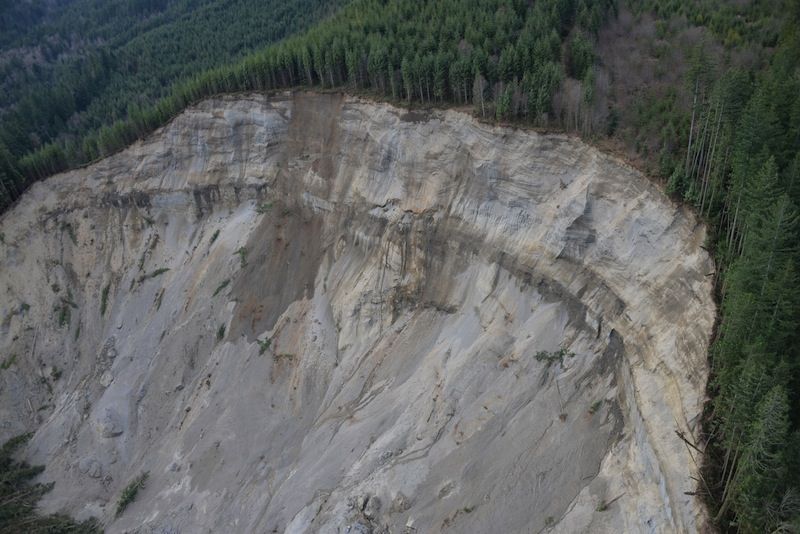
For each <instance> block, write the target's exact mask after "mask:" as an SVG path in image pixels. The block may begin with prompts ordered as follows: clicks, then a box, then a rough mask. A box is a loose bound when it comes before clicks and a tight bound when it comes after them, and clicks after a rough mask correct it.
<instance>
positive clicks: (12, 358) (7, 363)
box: [0, 354, 17, 371]
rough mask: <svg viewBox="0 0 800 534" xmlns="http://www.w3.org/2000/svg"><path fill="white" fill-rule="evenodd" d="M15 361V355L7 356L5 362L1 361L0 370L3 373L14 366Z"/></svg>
mask: <svg viewBox="0 0 800 534" xmlns="http://www.w3.org/2000/svg"><path fill="white" fill-rule="evenodd" d="M16 361H17V355H16V354H12V355H11V356H9V357H8V358H6V359H5V360H3V362H2V363H0V369H1V370H3V371H5V370H6V369H8V368H9V367H11V366H12V365H14V364H15V363H16Z"/></svg>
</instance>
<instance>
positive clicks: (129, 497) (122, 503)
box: [114, 471, 150, 517]
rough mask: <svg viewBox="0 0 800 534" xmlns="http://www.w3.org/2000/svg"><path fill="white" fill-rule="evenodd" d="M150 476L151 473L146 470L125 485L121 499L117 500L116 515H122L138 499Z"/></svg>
mask: <svg viewBox="0 0 800 534" xmlns="http://www.w3.org/2000/svg"><path fill="white" fill-rule="evenodd" d="M148 476H150V473H148V472H147V471H145V472H144V473H142V474H140V475H139V476H137V477H136V478H134V479H133V480H131V482H130V483H129V484H128V485H127V486H125V489H123V490H122V494H121V495H120V496H119V501H117V510H116V512H114V516H115V517H119V516H121V515H122V514H123V513H124V512H125V509H126V508H127V507H128V505H129V504H131V503H132V502H133V501H135V500H136V496H137V495H138V494H139V490H141V489H143V488H144V486H145V484H146V483H147V477H148Z"/></svg>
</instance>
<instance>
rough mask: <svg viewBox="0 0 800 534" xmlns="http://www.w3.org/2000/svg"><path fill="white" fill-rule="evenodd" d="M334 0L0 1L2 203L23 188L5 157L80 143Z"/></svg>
mask: <svg viewBox="0 0 800 534" xmlns="http://www.w3.org/2000/svg"><path fill="white" fill-rule="evenodd" d="M339 4H340V2H338V1H324V0H288V1H278V0H270V1H266V2H259V1H254V0H235V1H232V2H227V1H221V0H180V1H168V0H137V1H134V2H129V1H125V0H111V1H105V0H53V1H50V2H26V1H23V2H0V95H2V97H0V121H2V128H0V173H2V172H3V171H5V178H4V180H3V183H4V185H5V190H4V191H3V196H4V197H6V198H5V199H4V200H3V202H4V203H5V202H8V197H9V196H10V197H12V198H13V197H15V196H16V195H17V194H18V193H19V191H20V190H21V188H24V185H23V184H24V181H22V183H21V181H20V177H19V176H17V175H16V174H15V173H14V171H12V170H11V169H9V168H8V167H6V165H9V163H10V162H15V161H17V160H18V159H19V158H20V157H21V156H23V155H24V154H27V153H30V152H33V151H36V150H40V149H41V148H42V147H43V146H46V145H48V144H50V143H56V144H58V145H63V146H80V144H81V141H82V138H83V137H84V136H85V135H86V134H87V133H88V132H92V131H95V130H97V129H98V128H100V127H102V126H104V125H108V124H111V123H113V122H114V121H117V120H124V119H125V118H126V117H128V116H129V115H130V114H131V111H132V110H134V109H137V108H141V107H148V106H151V105H153V104H154V103H155V102H156V101H157V100H158V99H159V98H161V97H163V96H165V95H166V94H168V92H169V90H170V87H171V86H172V85H173V83H175V82H176V81H179V80H183V79H186V78H188V77H191V76H193V75H195V74H197V73H199V72H202V71H203V70H205V69H208V68H211V67H216V66H220V65H225V64H230V63H231V62H233V61H235V60H237V59H239V58H241V57H243V56H244V55H246V54H247V53H250V52H253V51H254V50H257V49H260V48H263V47H264V46H266V45H267V44H269V43H272V42H274V41H277V40H279V39H281V38H283V37H286V36H287V35H290V34H293V33H296V32H298V31H300V30H303V29H305V28H306V27H308V26H309V25H310V24H312V23H313V22H315V21H317V20H318V19H320V18H322V17H324V16H325V15H328V14H331V13H333V12H335V10H336V8H337V6H338V5H339ZM86 156H87V157H89V158H91V157H92V156H93V155H92V154H87V155H86ZM84 159H86V158H79V159H76V160H74V161H72V162H70V164H75V163H78V162H80V161H82V160H84ZM11 177H14V178H13V179H12V178H11Z"/></svg>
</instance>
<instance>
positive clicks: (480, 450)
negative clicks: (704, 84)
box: [0, 94, 715, 533]
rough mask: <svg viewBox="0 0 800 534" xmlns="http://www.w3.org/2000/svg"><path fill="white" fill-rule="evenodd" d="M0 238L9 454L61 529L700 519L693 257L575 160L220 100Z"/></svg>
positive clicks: (610, 167) (436, 128)
mask: <svg viewBox="0 0 800 534" xmlns="http://www.w3.org/2000/svg"><path fill="white" fill-rule="evenodd" d="M0 230H1V231H2V238H3V239H2V243H1V244H0V250H2V270H1V271H0V312H1V313H2V317H0V319H2V324H1V325H0V347H1V348H2V354H3V355H4V356H5V357H6V360H5V362H6V364H7V365H6V364H4V369H3V370H1V371H0V388H2V389H0V402H1V404H0V424H2V427H1V428H0V433H2V436H0V437H3V438H7V437H9V436H11V435H14V434H17V433H20V432H22V431H26V430H35V435H34V437H33V439H32V441H31V442H30V445H29V446H28V449H27V451H26V454H27V459H28V460H30V461H32V462H38V463H46V465H47V469H46V471H45V472H44V474H43V475H42V476H43V478H44V479H45V480H53V481H55V482H56V484H55V487H54V489H53V491H52V492H50V493H49V494H47V496H46V497H45V499H44V500H43V501H42V504H43V507H44V509H45V510H47V511H55V510H62V511H67V512H68V513H71V514H73V515H75V516H77V517H78V518H83V517H86V516H89V515H95V516H99V517H101V518H102V520H103V522H104V524H105V525H106V526H107V528H108V531H109V532H123V531H130V530H131V529H135V528H137V527H141V530H140V531H141V532H151V531H152V532H186V533H188V532H318V531H319V532H364V533H366V532H376V533H377V532H409V533H411V532H439V531H451V532H540V531H545V532H547V531H552V532H592V533H599V532H614V533H618V532H692V531H696V530H698V529H700V528H702V526H703V524H704V511H703V509H702V506H701V504H700V502H699V501H698V500H697V499H696V498H694V497H692V496H689V495H686V494H685V492H688V491H691V490H694V489H695V482H694V480H693V478H692V477H693V476H695V477H696V475H697V466H696V464H695V463H694V461H695V459H694V458H693V456H692V453H693V452H694V451H692V450H691V449H690V448H689V447H687V445H686V444H685V443H684V442H682V441H681V440H680V439H679V438H678V437H677V436H676V432H675V431H676V430H678V431H680V432H683V433H685V434H686V436H687V437H689V439H691V436H692V435H694V434H695V433H696V432H697V430H698V428H697V426H698V420H699V414H700V411H701V405H702V402H703V400H704V390H705V383H706V379H707V364H706V351H707V348H708V342H709V336H710V333H711V330H712V326H713V322H714V317H715V306H714V302H713V299H712V292H711V284H712V280H711V278H712V277H711V276H710V274H711V273H712V272H713V269H714V266H713V264H712V262H711V260H710V258H709V255H708V254H707V253H706V251H705V250H704V249H703V248H702V246H701V245H702V244H703V241H704V238H705V230H704V227H703V226H702V225H700V224H699V223H698V221H697V220H696V219H695V217H694V216H693V215H692V214H691V213H690V212H689V211H687V210H685V209H683V208H681V207H676V206H675V205H673V204H672V203H671V202H670V201H669V200H668V199H667V198H666V197H665V196H664V195H663V194H662V193H661V192H660V191H659V190H658V188H657V187H656V186H655V185H653V184H651V183H650V182H648V181H647V180H646V179H645V177H643V176H642V175H641V174H640V173H639V172H637V171H635V170H634V169H632V168H630V167H628V166H626V165H625V164H623V163H622V162H620V161H618V160H616V159H614V158H613V157H610V156H607V155H604V154H602V153H600V152H599V151H598V150H596V149H594V148H591V147H589V146H587V145H585V144H583V143H582V142H580V141H578V140H576V139H573V138H570V137H566V136H560V135H540V134H537V133H533V132H527V131H521V130H514V129H509V128H501V127H493V126H488V125H484V124H481V123H478V122H476V121H475V120H473V119H472V118H471V117H469V116H468V115H465V114H462V113H458V112H455V111H441V112H426V113H421V112H415V113H408V112H406V111H404V110H401V109H397V108H393V107H391V106H389V105H383V104H375V103H370V102H366V101H362V100H358V99H354V98H348V97H343V96H339V95H315V94H297V95H287V96H285V97H280V98H278V97H275V98H267V97H265V96H262V95H249V96H248V95H245V96H241V95H240V96H235V97H233V96H232V97H224V98H218V99H212V100H207V101H204V102H202V103H201V104H199V105H197V106H195V107H193V108H191V109H188V110H186V111H185V112H184V113H183V114H181V115H180V116H179V117H177V118H176V119H174V120H173V121H172V122H171V123H170V124H169V125H167V126H165V127H164V128H162V129H160V130H159V131H157V132H155V133H154V134H153V135H151V136H149V137H148V138H147V139H146V140H144V141H142V142H139V143H136V144H135V145H133V146H131V147H130V148H128V149H127V150H125V151H123V152H121V153H119V154H116V155H113V156H111V157H109V158H107V159H105V160H103V161H100V162H99V163H96V164H94V165H92V166H90V167H87V168H85V169H81V170H77V171H73V172H69V173H65V174H62V175H58V176H55V177H52V178H50V179H48V180H46V181H44V182H41V183H38V184H36V185H34V186H33V187H32V188H31V189H30V191H29V192H28V193H26V194H25V195H24V197H23V198H22V200H21V201H20V202H19V203H18V205H17V206H16V207H14V209H12V210H11V211H9V212H7V213H6V214H5V215H3V217H2V222H1V223H0ZM12 355H13V358H12ZM143 471H147V472H149V478H148V482H147V486H146V487H145V488H144V489H142V490H141V491H140V492H139V494H138V496H137V499H136V501H135V502H133V503H132V504H130V505H129V506H128V508H127V509H126V511H125V513H124V514H122V516H121V517H119V518H117V519H115V518H114V510H115V507H116V502H117V499H118V497H119V494H120V492H121V491H122V489H123V488H124V487H125V486H126V484H127V483H128V482H130V481H131V480H132V479H134V478H135V477H136V476H137V475H138V474H139V473H141V472H143Z"/></svg>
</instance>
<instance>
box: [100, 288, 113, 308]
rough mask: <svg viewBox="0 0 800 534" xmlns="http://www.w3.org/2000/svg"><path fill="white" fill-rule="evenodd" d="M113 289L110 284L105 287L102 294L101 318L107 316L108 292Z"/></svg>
mask: <svg viewBox="0 0 800 534" xmlns="http://www.w3.org/2000/svg"><path fill="white" fill-rule="evenodd" d="M110 289H111V284H110V283H108V284H106V285H105V287H103V291H102V292H101V293H100V316H103V315H105V314H106V308H107V307H108V291H109V290H110Z"/></svg>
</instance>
